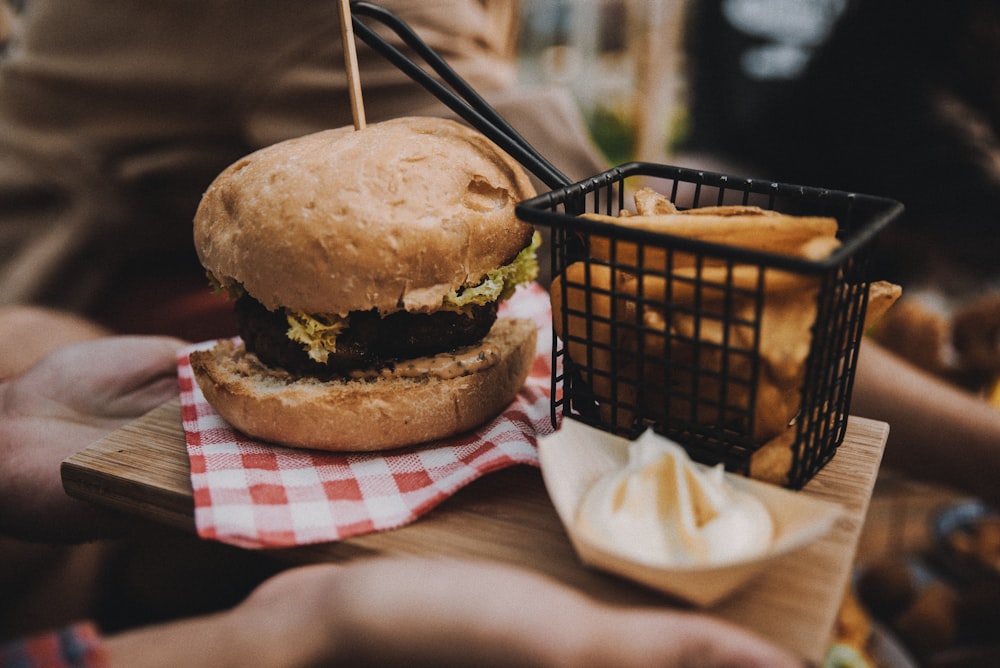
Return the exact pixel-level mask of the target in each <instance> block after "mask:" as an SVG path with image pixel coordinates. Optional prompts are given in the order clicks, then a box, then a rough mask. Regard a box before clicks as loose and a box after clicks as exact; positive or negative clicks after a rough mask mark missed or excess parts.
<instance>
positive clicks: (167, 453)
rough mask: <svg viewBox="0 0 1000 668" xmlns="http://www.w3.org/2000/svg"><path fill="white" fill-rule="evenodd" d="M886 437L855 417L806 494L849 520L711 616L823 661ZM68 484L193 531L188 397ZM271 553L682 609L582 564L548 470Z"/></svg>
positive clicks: (98, 455) (522, 469)
mask: <svg viewBox="0 0 1000 668" xmlns="http://www.w3.org/2000/svg"><path fill="white" fill-rule="evenodd" d="M888 432H889V428H888V425H886V424H885V423H883V422H876V421H874V420H868V419H864V418H856V417H852V418H851V419H850V421H849V423H848V429H847V436H846V438H845V441H844V443H843V444H842V445H841V446H840V448H839V450H838V452H837V454H836V456H835V457H834V458H833V460H832V461H831V462H830V463H829V464H828V465H827V466H826V467H825V468H824V469H823V470H822V471H821V472H820V473H819V474H818V475H817V476H816V477H815V478H814V479H813V480H812V481H810V483H809V484H808V485H807V486H806V488H805V489H804V490H803V491H802V492H801V493H803V494H809V495H813V496H816V497H818V498H822V499H826V500H829V501H834V502H837V503H839V504H841V505H842V506H843V507H844V509H845V513H844V515H843V517H842V519H840V520H839V521H838V522H837V523H836V525H835V526H834V528H833V529H832V530H831V531H830V532H829V533H827V534H826V535H825V536H824V537H823V538H822V539H820V540H819V541H818V542H816V543H814V544H812V545H810V546H808V547H806V548H804V549H803V550H800V551H799V552H796V553H793V554H790V555H788V556H786V557H784V558H783V559H782V560H781V561H779V562H778V564H777V565H776V566H775V567H774V568H772V569H770V570H769V571H768V572H767V573H765V574H764V575H762V576H761V577H760V578H758V579H757V580H755V581H754V582H752V583H751V584H750V585H749V586H748V587H746V588H745V589H742V590H741V591H739V592H738V593H737V594H735V595H734V596H732V597H731V598H728V599H726V600H725V601H723V602H722V603H720V604H718V605H716V606H714V607H712V608H710V609H709V610H708V612H709V613H710V614H713V615H716V616H718V617H720V618H723V619H726V620H729V621H732V622H735V623H737V624H739V625H742V626H744V627H747V628H749V629H752V630H754V631H757V632H758V633H760V634H761V635H763V636H765V637H768V638H771V639H772V640H774V641H775V642H777V643H779V644H781V645H784V646H785V647H788V648H789V649H791V650H793V651H795V652H797V653H799V654H800V655H801V656H802V657H803V658H804V659H806V660H808V661H811V662H814V663H819V662H821V661H822V658H823V656H824V655H825V652H826V650H827V647H828V644H829V639H830V634H831V632H832V630H833V625H834V622H835V620H836V615H837V611H838V609H839V606H840V601H841V599H842V596H843V593H844V588H845V587H846V585H847V581H848V578H849V577H850V572H851V567H852V562H853V559H854V554H855V551H856V549H857V546H858V540H859V537H860V534H861V529H862V526H863V524H864V519H865V514H866V512H867V509H868V503H869V500H870V499H871V494H872V490H873V488H874V485H875V478H876V475H877V473H878V467H879V464H880V462H881V458H882V452H883V449H884V447H885V441H886V438H887V436H888ZM62 476H63V483H64V486H65V488H66V490H67V492H68V493H69V494H70V495H71V496H74V497H76V498H79V499H83V500H86V501H90V502H93V503H96V504H100V505H103V506H108V507H111V508H115V509H117V510H121V511H125V512H128V513H131V514H134V515H138V516H141V517H144V518H148V519H151V520H154V521H156V522H160V523H164V524H167V525H170V526H173V527H178V528H181V529H184V530H188V531H192V532H194V531H195V524H194V501H193V498H192V491H191V481H190V470H189V467H188V459H187V450H186V447H185V442H184V433H183V430H182V427H181V419H180V405H179V402H178V401H171V402H168V403H167V404H164V405H163V406H161V407H159V408H157V409H155V410H153V411H151V412H150V413H149V414H147V415H145V416H144V417H142V418H140V419H138V420H136V421H135V422H133V423H131V424H129V425H127V426H126V427H124V428H122V429H119V430H118V431H116V432H114V433H112V434H110V435H109V436H107V437H106V438H104V439H102V440H101V441H98V442H97V443H95V444H93V445H91V446H90V447H88V448H87V449H85V450H83V451H81V452H79V453H77V454H75V455H73V456H72V457H70V458H69V459H67V460H66V461H65V462H64V463H63V466H62ZM273 553H274V555H275V556H276V557H278V558H281V559H287V560H289V561H292V562H296V563H305V562H316V561H340V562H343V561H349V560H351V559H357V558H363V557H365V556H372V555H383V554H396V555H418V556H431V557H446V558H467V559H469V558H471V559H491V560H496V561H501V562H505V563H508V564H511V565H514V566H518V567H521V568H528V569H533V570H536V571H540V572H542V573H545V574H547V575H549V576H551V577H553V578H555V579H556V580H559V581H561V582H563V583H565V584H568V585H569V586H571V587H575V588H577V589H580V590H582V591H584V592H586V593H588V594H589V595H591V596H593V597H596V598H599V599H602V600H605V601H609V602H614V603H618V604H626V605H636V606H647V605H653V606H663V605H669V606H677V605H679V604H678V603H677V602H676V601H673V600H671V599H669V598H666V597H664V596H662V595H660V594H656V593H654V592H651V591H648V590H646V589H644V588H642V587H640V586H638V585H635V584H632V583H631V582H628V581H625V580H622V579H619V578H616V577H613V576H610V575H605V574H603V573H598V572H595V571H592V570H590V569H588V568H585V567H583V566H582V565H581V564H580V562H579V560H578V559H577V558H576V555H575V554H574V552H573V549H572V547H571V545H570V543H569V539H568V538H567V536H566V533H565V531H564V529H563V527H562V524H561V523H560V521H559V518H558V516H557V515H556V512H555V509H554V508H553V506H552V504H551V502H550V501H549V498H548V495H547V493H546V490H545V485H544V483H543V481H542V476H541V472H540V471H539V470H538V469H536V468H533V467H530V466H523V465H522V466H514V467H510V468H507V469H504V470H502V471H498V472H495V473H491V474H489V475H487V476H485V477H483V478H481V479H479V480H477V481H475V482H474V483H472V484H471V485H469V486H467V487H466V488H464V489H462V490H460V491H459V492H458V493H456V494H455V495H454V496H452V497H451V498H450V499H448V500H447V501H445V502H444V503H442V504H441V505H440V506H438V507H437V508H435V509H434V510H432V511H431V512H430V513H428V514H427V515H425V516H424V517H422V518H420V519H419V520H417V521H416V522H414V523H413V524H411V525H409V526H406V527H403V528H401V529H396V530H393V531H386V532H382V533H375V534H370V535H367V536H360V537H356V538H350V539H347V540H343V541H339V542H334V543H326V544H321V545H309V546H303V547H298V548H292V549H283V550H275V551H273Z"/></svg>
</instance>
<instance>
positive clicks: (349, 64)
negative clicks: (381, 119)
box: [338, 0, 365, 130]
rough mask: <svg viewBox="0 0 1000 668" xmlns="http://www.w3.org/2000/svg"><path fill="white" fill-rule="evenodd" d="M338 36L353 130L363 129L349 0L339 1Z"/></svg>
mask: <svg viewBox="0 0 1000 668" xmlns="http://www.w3.org/2000/svg"><path fill="white" fill-rule="evenodd" d="M338 4H339V6H340V35H341V39H342V41H343V42H344V67H345V68H346V70H347V84H348V86H350V95H351V113H352V115H353V117H354V129H355V130H364V129H365V103H364V100H363V98H362V96H361V74H360V72H359V71H358V51H357V48H356V45H355V42H354V23H353V20H352V18H351V3H350V0H340V2H339V3H338Z"/></svg>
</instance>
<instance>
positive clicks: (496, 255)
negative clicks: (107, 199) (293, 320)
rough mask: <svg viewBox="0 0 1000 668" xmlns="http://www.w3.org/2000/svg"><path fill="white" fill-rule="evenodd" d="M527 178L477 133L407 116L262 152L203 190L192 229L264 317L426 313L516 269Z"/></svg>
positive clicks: (205, 257) (217, 269)
mask: <svg viewBox="0 0 1000 668" xmlns="http://www.w3.org/2000/svg"><path fill="white" fill-rule="evenodd" d="M533 194H534V189H533V187H532V185H531V181H530V180H529V178H528V176H527V174H525V172H524V171H523V170H522V169H521V167H520V165H518V164H517V163H516V162H515V161H514V160H513V159H512V158H511V157H510V156H508V155H507V154H506V153H504V152H503V151H502V150H501V149H500V148H499V147H497V146H496V145H495V144H493V143H492V142H491V141H490V140H489V139H487V138H486V137H485V136H483V135H481V134H480V133H478V132H476V131H474V130H471V129H469V128H468V127H466V126H464V125H461V124H459V123H457V122H454V121H449V120H445V119H440V118H423V117H406V118H398V119H394V120H390V121H386V122H382V123H376V124H371V125H368V126H367V127H366V128H365V129H363V130H360V131H358V130H355V129H354V128H353V127H345V128H338V129H335V130H327V131H324V132H319V133H316V134H312V135H307V136H304V137H300V138H297V139H291V140H288V141H285V142H281V143H279V144H275V145H273V146H270V147H267V148H263V149H260V150H258V151H256V152H255V153H252V154H250V155H248V156H247V157H245V158H243V159H241V160H239V161H237V162H236V163H234V164H232V165H231V166H229V167H228V168H227V169H226V170H225V171H223V172H222V173H221V174H220V175H219V176H218V177H217V178H216V179H215V181H214V182H213V183H212V184H211V185H210V186H209V188H208V191H207V192H206V193H205V195H204V197H203V198H202V201H201V204H200V205H199V207H198V211H197V213H196V214H195V220H194V241H195V246H196V248H197V251H198V255H199V257H200V259H201V262H202V264H203V265H204V266H205V268H206V269H208V270H209V271H210V272H211V273H212V274H213V275H214V276H215V278H216V279H218V280H219V281H220V282H221V283H222V285H223V287H227V288H229V287H233V286H235V285H236V284H239V285H242V286H243V289H245V290H246V291H247V292H248V293H249V294H250V295H251V296H253V297H254V298H255V299H257V301H259V302H261V303H262V304H263V305H264V306H265V307H267V308H268V309H272V310H273V309H276V308H278V307H281V306H283V307H288V308H292V309H297V310H300V311H305V312H309V313H336V314H339V315H346V314H347V313H348V312H350V311H358V310H369V309H372V308H377V309H378V310H379V311H380V312H382V313H390V312H394V311H398V310H404V309H405V310H407V311H414V312H430V311H433V310H435V309H437V308H438V307H439V306H440V304H441V299H442V297H444V296H445V295H446V294H447V293H448V292H449V291H451V290H453V289H457V288H459V287H462V286H463V285H466V284H475V283H478V282H479V281H480V280H481V279H482V277H483V276H484V275H485V273H486V272H487V271H488V270H490V269H494V268H496V267H498V266H500V265H502V264H504V263H506V262H509V261H510V260H512V259H513V258H514V257H515V256H516V255H517V253H518V252H519V251H520V250H521V249H522V248H524V247H525V246H526V245H528V243H529V242H530V240H531V235H532V228H531V226H530V225H528V224H526V223H523V222H521V221H519V220H517V218H516V217H515V215H514V207H515V205H516V204H517V203H518V202H519V201H521V200H523V199H526V198H528V197H530V196H532V195H533Z"/></svg>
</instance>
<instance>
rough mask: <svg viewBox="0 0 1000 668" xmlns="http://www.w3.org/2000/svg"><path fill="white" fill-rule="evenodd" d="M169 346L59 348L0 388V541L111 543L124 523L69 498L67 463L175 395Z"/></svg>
mask: <svg viewBox="0 0 1000 668" xmlns="http://www.w3.org/2000/svg"><path fill="white" fill-rule="evenodd" d="M182 345H184V342H183V341H180V340H178V339H173V338H167V337H105V338H100V339H96V340H91V341H85V342H82V343H75V344H72V345H68V346H64V347H61V348H58V349H57V350H56V351H55V352H53V353H51V354H49V355H47V356H46V357H44V358H42V360H41V361H39V362H38V363H37V364H35V365H34V366H32V367H31V368H29V369H28V370H27V371H25V372H23V373H21V374H20V375H18V376H15V377H14V378H13V379H11V380H8V381H6V382H3V383H0V461H3V463H4V464H3V479H2V480H0V533H5V534H7V535H10V536H13V537H16V538H22V539H26V540H35V541H45V542H60V543H65V542H78V541H84V540H89V539H92V538H97V537H101V536H107V535H114V534H115V533H118V532H119V531H120V530H121V528H122V527H123V526H125V523H124V521H123V520H122V519H121V518H118V517H117V516H116V515H114V514H112V513H110V512H109V511H103V510H100V509H98V508H96V507H93V506H90V505H89V504H86V503H83V502H80V501H76V500H74V499H72V498H71V497H69V496H68V495H67V494H66V492H65V491H64V490H63V487H62V480H61V477H60V472H59V467H60V463H61V462H62V460H63V459H65V458H66V457H68V456H70V455H72V454H73V453H75V452H77V451H79V450H80V449H82V448H84V447H85V446H87V445H89V444H90V443H93V442H94V441H96V440H98V439H100V438H102V437H103V436H105V435H107V434H108V433H110V432H111V431H113V430H115V429H117V428H119V427H121V426H123V425H124V424H126V423H127V422H130V421H131V420H134V419H135V418H137V417H139V416H140V415H142V414H144V413H146V412H147V411H149V410H151V409H152V408H155V407H156V406H158V405H160V404H161V403H163V402H164V401H166V400H168V399H170V398H172V397H175V396H177V376H176V354H177V351H178V349H179V348H180V347H181V346H182Z"/></svg>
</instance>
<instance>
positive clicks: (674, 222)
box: [582, 213, 840, 270]
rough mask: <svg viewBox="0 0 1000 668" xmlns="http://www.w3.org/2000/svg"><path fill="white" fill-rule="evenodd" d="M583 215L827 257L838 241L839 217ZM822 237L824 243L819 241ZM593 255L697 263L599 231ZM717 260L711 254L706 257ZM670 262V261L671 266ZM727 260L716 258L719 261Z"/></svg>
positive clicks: (620, 261) (631, 262)
mask: <svg viewBox="0 0 1000 668" xmlns="http://www.w3.org/2000/svg"><path fill="white" fill-rule="evenodd" d="M582 217H583V218H586V219H588V220H593V221H596V222H602V223H610V224H613V225H621V226H623V227H628V228H632V229H638V230H646V231H649V232H654V233H658V234H670V235H674V236H680V237H686V238H690V239H698V240H701V241H706V242H711V243H717V244H724V245H727V246H734V247H737V248H745V249H748V250H755V251H761V252H767V253H776V254H781V255H789V256H792V257H801V258H805V259H811V260H816V259H820V258H821V257H825V256H826V255H828V254H829V253H830V252H832V251H833V250H835V249H836V248H837V247H838V246H839V245H840V243H839V241H837V239H836V233H837V221H836V220H835V219H833V218H826V217H806V216H785V215H773V216H766V215H757V214H742V215H729V214H726V215H718V214H715V215H709V214H704V215H691V214H690V213H674V214H662V215H655V216H639V215H635V216H606V215H604V214H597V213H585V214H583V215H582ZM817 239H824V240H825V241H822V242H817ZM588 241H589V243H590V253H591V255H592V256H593V257H594V258H596V259H599V260H603V261H606V262H613V263H614V264H616V265H618V266H626V265H627V266H634V267H644V268H647V269H651V268H654V267H655V268H663V270H666V269H667V268H668V267H682V266H692V265H694V264H695V257H694V256H693V255H692V254H691V253H683V252H679V251H667V250H664V249H661V248H652V247H644V248H642V249H640V248H639V246H638V244H635V243H632V242H628V241H615V242H612V241H611V240H610V239H609V238H607V237H604V236H600V235H590V236H589V239H588ZM705 259H706V260H707V261H708V262H709V263H713V259H712V258H705ZM668 260H669V263H670V264H669V265H668ZM720 262H722V260H714V263H716V264H718V263H720Z"/></svg>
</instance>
